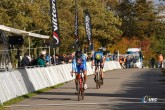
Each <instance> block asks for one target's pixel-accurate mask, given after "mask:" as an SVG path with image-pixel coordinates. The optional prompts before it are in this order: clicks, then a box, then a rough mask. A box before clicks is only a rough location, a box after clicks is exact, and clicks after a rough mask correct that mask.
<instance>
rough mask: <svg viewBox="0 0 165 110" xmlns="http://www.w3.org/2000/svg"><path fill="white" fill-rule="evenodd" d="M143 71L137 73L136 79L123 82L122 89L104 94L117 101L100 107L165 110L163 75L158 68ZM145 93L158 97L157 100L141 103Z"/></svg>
mask: <svg viewBox="0 0 165 110" xmlns="http://www.w3.org/2000/svg"><path fill="white" fill-rule="evenodd" d="M125 71H127V70H125ZM144 72H145V73H139V75H137V76H138V77H137V80H136V81H128V82H125V83H123V84H122V87H123V90H124V91H122V92H118V93H116V94H113V95H112V94H111V95H108V94H104V95H105V96H109V97H117V98H115V99H114V100H113V101H118V103H115V104H113V105H111V104H109V105H108V104H107V105H102V108H103V109H112V110H165V85H164V83H163V82H162V81H163V80H165V77H162V73H161V71H160V70H159V69H148V71H144ZM137 74H138V73H137ZM146 95H149V96H151V97H152V98H158V101H157V102H155V103H142V99H143V97H144V96H146ZM110 101H112V100H110Z"/></svg>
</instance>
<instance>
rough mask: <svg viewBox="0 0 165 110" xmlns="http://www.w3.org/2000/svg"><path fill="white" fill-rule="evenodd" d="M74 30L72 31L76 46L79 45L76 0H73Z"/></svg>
mask: <svg viewBox="0 0 165 110" xmlns="http://www.w3.org/2000/svg"><path fill="white" fill-rule="evenodd" d="M74 26H75V31H74V36H75V44H76V48H78V47H79V36H78V6H77V0H75V23H74Z"/></svg>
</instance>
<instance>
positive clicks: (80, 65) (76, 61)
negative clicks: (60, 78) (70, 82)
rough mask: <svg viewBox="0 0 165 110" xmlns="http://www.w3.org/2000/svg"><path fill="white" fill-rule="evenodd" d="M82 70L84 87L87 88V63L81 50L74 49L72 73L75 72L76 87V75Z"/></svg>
mask: <svg viewBox="0 0 165 110" xmlns="http://www.w3.org/2000/svg"><path fill="white" fill-rule="evenodd" d="M81 70H82V71H83V74H84V89H87V84H86V80H87V65H86V56H85V55H84V54H82V52H81V51H76V53H75V56H74V58H73V61H72V72H71V73H72V74H73V73H75V76H76V80H75V84H76V89H77V75H78V74H80V71H81Z"/></svg>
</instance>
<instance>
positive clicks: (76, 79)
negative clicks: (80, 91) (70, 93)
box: [75, 73, 78, 90]
mask: <svg viewBox="0 0 165 110" xmlns="http://www.w3.org/2000/svg"><path fill="white" fill-rule="evenodd" d="M77 76H78V73H75V86H76V90H77V82H78V77H77Z"/></svg>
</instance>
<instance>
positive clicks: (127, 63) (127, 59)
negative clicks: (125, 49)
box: [126, 56, 131, 68]
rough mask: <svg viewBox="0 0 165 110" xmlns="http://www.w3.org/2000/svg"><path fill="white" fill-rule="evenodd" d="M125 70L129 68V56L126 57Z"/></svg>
mask: <svg viewBox="0 0 165 110" xmlns="http://www.w3.org/2000/svg"><path fill="white" fill-rule="evenodd" d="M126 68H131V58H130V56H127V58H126Z"/></svg>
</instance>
